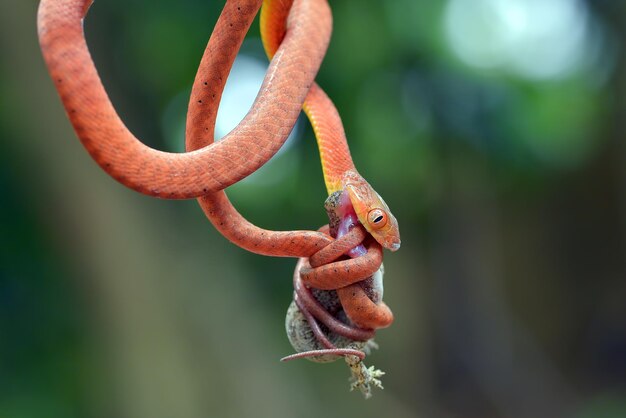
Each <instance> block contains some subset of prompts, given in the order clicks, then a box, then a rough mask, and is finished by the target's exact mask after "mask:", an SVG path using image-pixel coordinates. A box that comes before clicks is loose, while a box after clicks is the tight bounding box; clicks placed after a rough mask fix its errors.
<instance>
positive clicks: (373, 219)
mask: <svg viewBox="0 0 626 418" xmlns="http://www.w3.org/2000/svg"><path fill="white" fill-rule="evenodd" d="M367 222H368V223H369V224H370V226H371V227H372V228H373V229H380V228H382V227H383V226H385V225H386V224H387V214H386V213H385V211H383V210H382V209H372V210H370V211H369V213H368V214H367Z"/></svg>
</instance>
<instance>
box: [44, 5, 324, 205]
mask: <svg viewBox="0 0 626 418" xmlns="http://www.w3.org/2000/svg"><path fill="white" fill-rule="evenodd" d="M235 3H237V4H235ZM300 3H301V4H300V5H299V6H298V7H295V8H294V10H293V13H292V14H291V18H290V22H291V23H290V24H289V25H288V26H289V29H288V32H289V33H288V35H287V36H286V37H285V42H284V43H283V44H282V45H281V47H280V49H279V51H278V52H277V54H276V57H275V59H274V60H272V63H271V64H270V67H269V69H268V71H267V74H266V77H265V82H264V84H263V87H262V88H261V91H260V93H259V96H258V98H257V100H256V102H255V104H254V106H253V107H252V109H251V110H250V112H248V114H247V115H246V117H245V118H244V120H243V121H242V122H241V123H240V124H239V125H238V126H237V128H235V129H234V130H233V131H232V132H231V133H230V134H228V135H227V136H226V138H224V139H223V140H222V141H220V142H218V143H215V144H212V145H211V146H208V147H206V148H203V149H201V150H197V151H195V152H189V153H183V154H173V153H167V152H162V151H158V150H155V149H152V148H150V147H148V146H146V145H144V144H143V143H141V142H140V141H139V140H138V139H137V138H135V137H134V136H133V134H132V133H131V132H130V131H129V130H128V129H127V128H126V126H125V125H124V123H123V122H122V121H121V119H120V118H119V116H118V115H117V113H116V112H115V109H114V108H113V105H112V104H111V101H110V100H109V98H108V96H107V94H106V91H105V90H104V87H103V86H102V83H101V81H100V78H99V76H98V74H97V71H96V68H95V66H94V64H93V61H92V59H91V56H90V54H89V50H88V49H87V44H86V42H85V37H84V33H83V18H84V16H85V14H86V13H87V9H88V8H89V6H90V5H91V0H42V1H41V3H40V5H39V12H38V19H37V26H38V32H39V41H40V44H41V50H42V52H43V56H44V59H45V61H46V64H47V66H48V70H49V72H50V75H51V77H52V80H53V81H54V83H55V86H56V88H57V90H58V92H59V95H60V96H61V100H62V102H63V105H64V106H65V110H66V112H67V115H68V117H69V119H70V121H71V123H72V125H73V126H74V130H75V131H76V134H77V135H78V137H79V139H80V140H81V142H82V143H83V145H84V146H85V148H86V149H87V151H88V152H89V154H91V156H92V157H93V159H94V160H95V161H96V162H97V163H98V164H99V165H100V166H101V167H102V168H103V169H104V170H105V171H106V172H107V173H109V174H110V175H111V176H112V177H113V178H115V179H116V180H118V181H119V182H121V183H122V184H124V185H126V186H128V187H130V188H131V189H134V190H136V191H138V192H141V193H145V194H148V195H151V196H157V197H162V198H168V199H185V198H192V197H198V196H202V195H204V194H206V193H207V192H210V191H216V190H221V189H224V188H226V187H228V186H229V185H231V184H234V183H236V182H237V181H239V180H241V179H242V178H244V177H246V176H247V175H249V174H251V173H252V172H254V171H255V170H257V169H258V168H259V167H261V166H262V165H263V164H264V163H265V162H267V160H269V159H270V158H271V157H272V156H273V155H274V154H275V153H276V151H278V149H279V148H280V146H281V145H282V144H283V142H284V141H285V140H286V138H287V133H288V132H289V131H291V129H292V127H293V125H294V123H295V121H296V118H297V117H298V115H299V113H300V109H301V107H302V103H303V101H304V98H305V97H306V95H307V93H308V91H309V89H310V87H311V84H312V83H313V79H314V78H315V75H316V74H317V71H318V69H319V66H320V64H321V62H322V59H323V57H324V54H325V53H326V48H327V46H328V42H329V39H330V32H331V17H330V10H329V9H328V6H327V5H326V3H325V2H323V1H319V0H317V1H315V0H306V1H302V2H300ZM260 6H261V0H247V1H237V2H235V1H232V0H231V1H229V2H228V4H227V7H228V10H230V11H231V12H232V13H236V12H238V11H240V12H241V13H242V14H245V15H246V17H247V19H241V20H238V21H237V24H234V23H233V24H232V25H231V26H228V25H222V27H221V30H219V31H215V32H214V33H213V37H215V38H222V39H219V40H218V42H219V43H221V44H222V45H223V49H222V50H221V51H220V52H222V53H224V52H225V53H226V55H228V54H232V53H236V51H237V50H238V49H239V46H238V44H239V43H240V41H238V39H242V38H243V36H244V35H245V33H246V31H247V30H248V27H249V26H250V23H251V22H252V20H253V18H254V15H255V13H256V11H257V10H258V9H259V7H260ZM238 8H239V9H238ZM205 55H206V54H205ZM212 58H214V59H216V61H217V62H216V63H215V65H214V68H221V69H224V68H226V67H227V61H228V59H229V58H228V57H224V58H221V56H220V54H215V55H214V56H212ZM218 74H223V76H224V78H226V77H225V75H226V74H227V71H226V72H224V71H222V72H221V73H220V72H215V73H212V74H207V77H206V78H205V79H204V80H203V82H207V83H214V82H215V81H217V80H215V79H214V78H212V76H216V77H217V76H218ZM277 98H279V99H280V104H281V105H280V106H277V105H276V100H277ZM205 100H206V102H203V103H202V104H203V105H205V106H214V107H215V108H216V109H217V100H219V98H218V97H208V98H206V99H205ZM202 117H203V110H202V106H196V107H195V112H191V114H190V119H191V120H193V121H194V122H195V121H197V119H198V118H200V119H201V118H202Z"/></svg>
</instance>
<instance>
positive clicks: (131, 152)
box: [38, 0, 400, 354]
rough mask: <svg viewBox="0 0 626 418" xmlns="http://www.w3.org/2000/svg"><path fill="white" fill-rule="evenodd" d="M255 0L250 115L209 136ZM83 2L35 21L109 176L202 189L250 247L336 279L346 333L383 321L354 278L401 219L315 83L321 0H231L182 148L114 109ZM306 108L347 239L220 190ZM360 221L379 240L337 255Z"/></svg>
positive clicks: (181, 191) (324, 282) (138, 186)
mask: <svg viewBox="0 0 626 418" xmlns="http://www.w3.org/2000/svg"><path fill="white" fill-rule="evenodd" d="M262 3H263V4H264V8H263V12H262V16H261V30H262V38H263V41H264V45H265V48H266V51H267V53H268V55H269V56H270V57H271V62H270V65H269V68H268V70H267V74H266V76H265V79H264V82H263V85H262V87H261V89H260V92H259V95H258V96H257V98H256V100H255V102H254V104H253V106H252V108H251V109H250V111H249V112H248V114H247V115H246V116H245V118H244V119H243V120H242V121H241V123H240V124H239V125H238V126H237V127H236V128H235V129H234V130H233V131H231V132H230V133H229V134H228V135H226V137H224V138H223V139H222V140H220V141H218V142H214V140H213V135H214V126H215V118H216V116H217V108H218V104H219V101H220V98H221V95H222V92H223V88H224V85H225V82H226V79H227V77H228V73H229V71H230V68H231V66H232V63H233V61H234V59H235V56H236V54H237V52H238V51H239V48H240V46H241V43H242V41H243V38H244V36H245V34H246V32H247V30H248V29H249V27H250V25H251V23H252V21H253V20H254V17H255V15H256V14H257V12H258V10H259V8H260V7H261V4H262ZM90 5H91V0H42V1H41V3H40V6H39V12H38V32H39V39H40V44H41V49H42V53H43V56H44V60H45V62H46V64H47V66H48V70H49V72H50V75H51V77H52V79H53V81H54V83H55V87H56V88H57V90H58V92H59V95H60V97H61V101H62V103H63V105H64V107H65V110H66V113H67V115H68V118H69V120H70V122H71V123H72V125H73V127H74V130H75V131H76V134H77V136H78V138H79V139H80V141H81V142H82V144H83V146H84V147H85V149H86V150H87V151H88V153H89V154H90V155H91V156H92V158H93V159H94V160H95V161H96V162H97V163H98V164H99V165H100V166H101V167H102V168H103V169H104V170H105V171H106V172H107V173H108V174H109V175H111V176H112V177H113V178H115V179H116V180H118V181H119V182H121V183H122V184H124V185H125V186H127V187H129V188H131V189H134V190H136V191H138V192H141V193H144V194H148V195H151V196H155V197H161V198H168V199H185V198H193V197H196V198H198V201H199V203H200V206H201V207H202V209H203V211H204V212H205V214H206V215H207V217H208V218H209V220H210V221H211V222H212V223H213V225H214V226H215V227H216V228H217V229H218V230H219V231H220V232H221V233H222V234H223V235H224V236H225V237H226V238H227V239H229V240H230V241H231V242H233V243H235V244H236V245H238V246H240V247H242V248H244V249H246V250H249V251H252V252H255V253H258V254H263V255H272V256H283V257H301V261H300V263H299V266H301V269H299V270H298V272H299V275H300V277H301V280H302V282H303V283H305V284H306V285H307V286H310V287H315V288H318V289H339V290H338V294H339V297H340V299H341V302H342V305H343V306H344V309H345V310H346V313H347V314H348V316H349V317H350V319H351V320H352V321H353V323H355V324H356V325H357V326H358V327H359V328H361V329H359V328H353V327H345V326H342V325H340V324H337V323H334V325H332V326H335V327H336V328H337V329H338V330H339V331H338V332H341V333H343V334H342V335H347V336H352V337H354V336H357V337H361V338H366V337H369V336H371V335H372V331H371V330H373V329H376V328H380V327H384V326H388V325H389V324H390V323H391V320H392V319H393V316H391V312H390V311H389V310H388V308H387V307H386V305H384V303H382V302H381V303H379V304H376V303H374V302H372V301H371V300H370V299H368V296H367V294H365V293H364V292H363V289H362V287H361V286H359V283H358V282H359V281H361V280H363V279H365V278H367V277H369V276H371V275H372V274H373V273H374V272H376V271H377V270H378V268H379V266H380V264H381V262H382V248H381V245H382V246H385V247H386V248H389V249H392V250H396V249H397V248H398V247H399V245H400V244H399V242H400V241H399V233H398V228H397V222H396V220H395V218H393V215H391V212H390V211H389V209H388V207H387V206H386V204H385V203H384V201H382V199H381V198H380V196H378V194H377V193H376V192H375V191H374V190H373V189H372V188H371V186H370V185H369V184H368V183H367V182H366V181H365V180H364V179H363V178H362V177H361V176H360V175H359V174H358V173H357V172H356V169H355V168H354V163H353V161H352V158H351V156H350V152H349V148H348V144H347V141H346V138H345V132H344V130H343V126H342V124H341V119H340V117H339V114H338V112H337V111H336V109H335V107H334V105H333V104H332V102H331V101H330V99H329V98H328V96H326V94H325V93H324V92H323V90H322V89H321V88H320V87H319V86H318V85H317V84H315V83H314V78H315V75H316V74H317V71H318V69H319V67H320V65H321V61H322V59H323V56H324V54H325V52H326V49H327V47H328V43H329V39H330V33H331V26H332V17H331V13H330V9H329V7H328V4H327V2H326V0H265V1H263V0H239V1H235V0H227V2H226V5H225V7H224V9H223V11H222V14H221V15H220V18H219V19H218V22H217V24H216V27H215V29H214V31H213V33H212V35H211V38H210V40H209V43H208V45H207V48H206V49H205V52H204V55H203V57H202V60H201V62H200V66H199V69H198V73H197V75H196V78H195V81H194V84H193V88H192V93H191V97H190V103H189V111H188V114H187V128H186V148H187V151H188V152H186V153H181V154H175V153H167V152H163V151H159V150H155V149H152V148H150V147H148V146H146V145H145V144H143V143H142V142H140V141H139V140H138V139H137V138H136V137H135V136H134V135H133V134H132V133H131V132H130V131H129V130H128V129H127V128H126V126H125V125H124V123H123V122H122V120H121V119H120V118H119V116H118V115H117V113H116V111H115V109H114V108H113V105H112V104H111V102H110V100H109V98H108V96H107V94H106V91H105V89H104V87H103V86H102V83H101V81H100V78H99V76H98V74H97V70H96V68H95V66H94V64H93V61H92V59H91V56H90V54H89V50H88V48H87V44H86V42H85V38H84V33H83V26H82V24H83V19H84V16H85V15H86V13H87V11H88V9H89V7H90ZM302 108H304V110H305V112H306V113H307V116H308V117H309V120H310V121H311V124H312V126H313V129H314V132H315V135H316V138H317V141H318V146H319V150H320V155H321V160H322V167H323V173H324V179H325V183H326V187H327V190H328V192H329V194H331V193H334V192H337V191H344V192H345V193H346V195H349V196H350V201H351V202H350V203H351V204H350V205H348V206H349V210H348V212H349V213H350V214H354V215H355V217H354V219H356V218H357V217H358V221H355V224H354V225H351V226H350V229H352V230H353V231H354V232H353V233H351V234H347V235H349V237H346V238H345V239H342V238H341V237H338V239H336V240H335V239H334V238H333V237H332V236H331V235H330V234H329V231H328V230H322V231H269V230H265V229H262V228H259V227H257V226H256V225H253V224H252V223H250V222H248V221H247V220H246V219H245V218H244V217H243V216H241V215H240V214H239V213H238V212H237V210H236V209H235V208H234V207H233V205H232V204H231V203H230V201H229V200H228V197H227V196H226V194H225V193H224V191H223V189H225V188H226V187H228V186H229V185H232V184H234V183H236V182H238V181H239V180H241V179H243V178H244V177H246V176H247V175H249V174H251V173H252V172H254V171H255V170H256V169H258V168H259V167H261V166H262V165H263V164H265V162H267V161H268V160H269V159H270V158H271V157H272V156H273V155H274V154H275V153H276V152H277V150H278V149H279V148H280V147H281V146H282V144H283V143H284V141H285V140H286V138H287V136H288V134H289V133H290V131H291V129H292V127H293V125H294V123H295V121H296V119H297V117H298V114H299V113H300V110H301V109H302ZM381 213H382V214H383V215H384V221H385V222H384V226H380V225H377V224H376V223H380V219H383V217H382V215H381ZM346 219H348V218H346ZM359 222H360V224H359ZM361 225H362V226H361ZM363 226H364V227H365V229H367V232H369V233H370V234H371V235H372V236H373V237H374V238H375V239H376V240H369V241H366V242H365V247H366V250H367V252H366V253H365V254H364V255H362V256H360V257H357V258H354V259H349V260H339V261H337V260H338V259H339V258H341V256H342V254H344V253H346V251H348V250H349V249H350V248H353V247H354V246H356V245H359V244H360V243H361V242H363V240H364V239H366V236H367V233H366V232H365V230H363ZM355 237H356V240H354V238H355ZM350 240H352V241H354V242H352V241H350ZM347 243H348V244H347ZM346 245H349V246H348V247H346ZM296 284H297V286H296V287H298V286H300V284H299V282H298V283H296ZM359 289H360V290H359ZM301 296H303V297H304V291H303V293H302V295H301ZM301 299H302V298H301ZM365 299H367V301H366V300H365ZM303 300H304V301H305V302H303V303H305V304H306V303H309V302H310V303H311V304H313V303H314V302H313V301H311V300H309V299H306V298H304V299H303ZM307 301H308V302H307ZM368 301H369V302H368ZM311 306H312V305H311ZM312 309H313V308H312ZM313 310H314V309H313ZM314 316H315V318H316V319H318V320H321V321H323V323H325V324H327V326H329V328H330V327H331V325H328V324H329V323H331V322H332V320H331V319H329V318H328V315H326V316H325V318H326V319H325V320H324V319H320V317H324V314H323V313H320V312H319V309H318V311H317V315H314ZM330 329H333V328H330ZM350 338H351V337H350ZM357 339H358V338H357ZM337 353H338V354H341V351H338V352H337Z"/></svg>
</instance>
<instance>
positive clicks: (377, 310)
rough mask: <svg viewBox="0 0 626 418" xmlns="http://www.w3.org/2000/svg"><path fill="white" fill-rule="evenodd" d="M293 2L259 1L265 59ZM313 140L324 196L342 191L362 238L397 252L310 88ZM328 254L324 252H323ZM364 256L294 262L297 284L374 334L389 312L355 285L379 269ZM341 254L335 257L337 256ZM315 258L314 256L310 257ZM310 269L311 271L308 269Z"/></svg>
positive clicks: (307, 106)
mask: <svg viewBox="0 0 626 418" xmlns="http://www.w3.org/2000/svg"><path fill="white" fill-rule="evenodd" d="M292 2H293V0H265V1H264V3H263V8H262V10H261V38H262V40H263V45H264V47H265V52H266V53H267V55H268V57H270V58H272V57H274V56H275V55H274V54H275V53H276V52H277V51H278V50H279V48H280V47H281V46H282V42H284V37H285V35H286V33H287V31H288V29H287V26H286V25H285V22H286V21H287V22H288V19H287V11H288V10H289V6H290V5H291V3H292ZM303 107H304V111H305V113H306V114H307V116H308V118H309V120H310V122H311V125H312V126H313V130H314V132H315V137H316V139H317V143H318V147H319V151H320V158H321V161H322V170H323V172H324V181H325V183H326V188H327V190H328V193H329V194H331V193H333V192H335V191H338V190H346V191H347V192H348V193H349V195H350V200H351V202H352V204H353V207H354V209H355V211H356V214H357V216H358V218H359V221H360V222H361V223H362V224H363V226H365V228H366V229H367V231H368V232H370V233H371V234H372V236H373V237H374V238H375V239H376V240H377V241H378V242H379V243H380V244H382V245H383V246H385V247H386V248H389V249H391V250H392V251H395V250H397V249H398V248H400V232H399V228H398V222H397V221H396V219H395V217H394V216H393V215H392V214H391V211H389V208H388V207H387V205H386V204H385V202H384V201H383V200H382V198H381V197H380V196H379V195H378V193H376V192H375V191H374V189H373V188H372V187H371V186H370V185H369V184H368V183H367V181H365V179H363V177H361V176H360V175H359V174H358V173H357V171H356V168H355V167H354V162H353V161H352V157H351V156H350V150H349V148H348V142H347V139H346V134H345V131H344V129H343V124H342V122H341V117H340V116H339V113H338V112H337V109H336V108H335V106H334V105H333V103H332V101H331V100H330V98H329V97H328V96H327V95H326V93H324V91H323V90H322V89H321V87H319V86H318V85H317V83H314V84H313V86H312V87H311V90H310V91H309V94H308V95H307V97H306V99H305V102H304V106H303ZM374 209H377V210H382V211H384V213H385V225H384V226H383V227H381V228H378V227H372V225H370V223H369V221H368V214H369V213H370V211H372V210H374ZM361 240H362V239H361ZM327 248H328V247H327ZM367 250H368V251H367V254H365V255H363V256H361V257H357V258H354V259H351V260H344V261H339V262H335V263H333V264H326V265H322V264H323V263H319V261H318V262H316V261H317V260H314V259H311V260H309V261H310V264H309V261H307V260H303V261H301V262H300V264H299V266H301V269H300V273H301V277H302V281H303V282H304V283H306V284H307V285H308V286H311V287H314V288H317V289H326V290H331V289H337V294H338V296H339V299H340V301H341V304H342V306H343V308H344V311H345V312H346V314H347V315H348V317H349V318H350V320H351V321H352V322H353V323H354V324H355V325H357V326H358V327H360V328H364V329H377V328H384V327H388V326H389V325H391V323H392V322H393V314H392V312H391V310H390V309H389V307H388V306H387V305H386V304H385V303H383V302H380V303H379V304H376V303H374V302H372V300H371V299H370V298H369V297H368V296H367V294H366V293H365V291H364V290H363V288H362V287H361V286H360V285H359V284H358V282H359V281H360V280H363V279H365V278H367V277H369V276H371V275H372V274H373V273H374V272H375V271H376V270H377V269H378V267H379V266H380V263H382V249H381V248H380V245H378V244H376V243H370V244H368V246H367ZM341 254H343V253H339V254H338V255H337V257H338V256H339V255H341ZM316 256H319V253H318V254H316ZM311 267H317V268H315V269H312V268H311Z"/></svg>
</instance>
